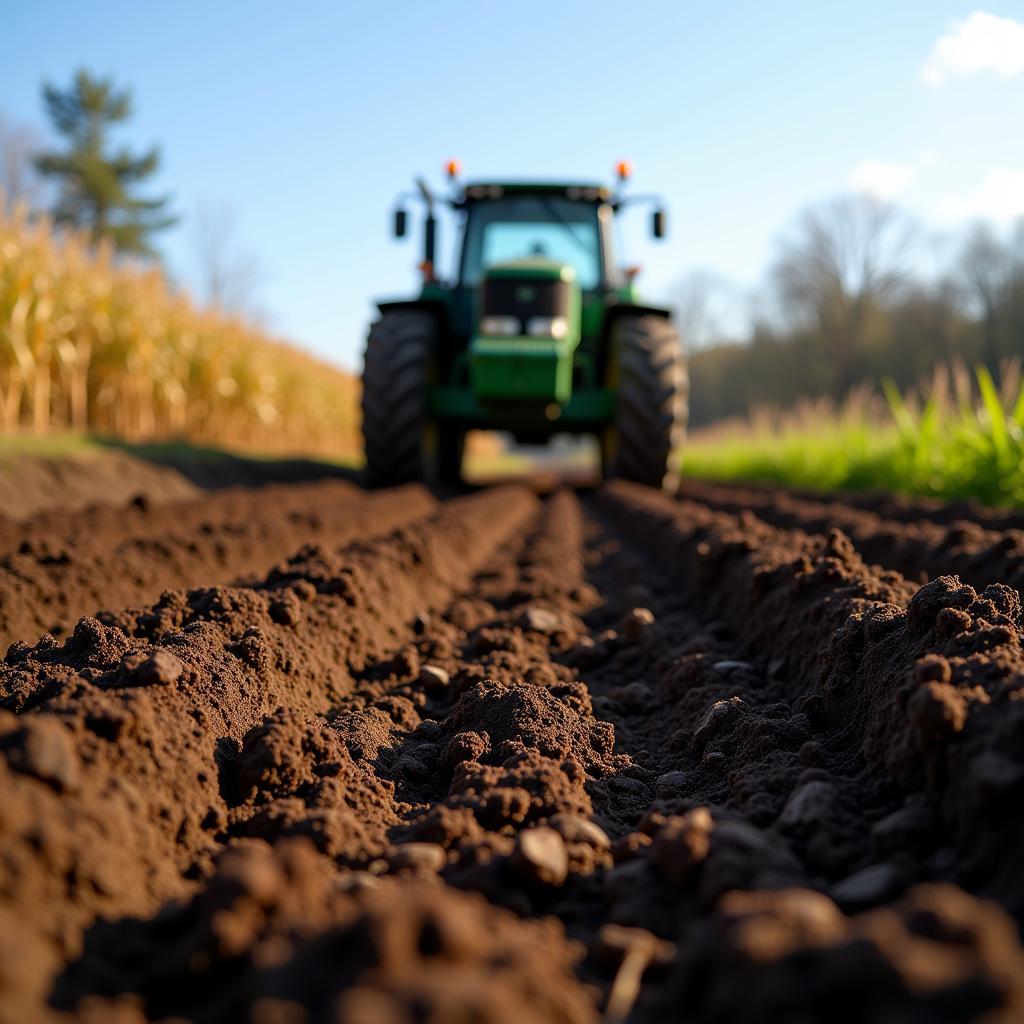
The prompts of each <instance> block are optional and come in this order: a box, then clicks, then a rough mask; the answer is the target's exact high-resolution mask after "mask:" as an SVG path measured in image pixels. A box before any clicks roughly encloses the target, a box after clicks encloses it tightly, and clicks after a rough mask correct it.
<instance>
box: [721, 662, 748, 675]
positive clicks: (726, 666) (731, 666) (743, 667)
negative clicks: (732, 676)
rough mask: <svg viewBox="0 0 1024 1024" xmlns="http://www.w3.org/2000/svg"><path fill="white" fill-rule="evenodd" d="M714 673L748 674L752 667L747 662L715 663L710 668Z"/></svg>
mask: <svg viewBox="0 0 1024 1024" xmlns="http://www.w3.org/2000/svg"><path fill="white" fill-rule="evenodd" d="M711 667H712V668H713V669H714V670H715V671H716V672H718V673H720V674H721V675H725V674H726V673H728V672H749V671H751V669H752V667H753V666H752V665H751V664H750V662H749V661H733V660H728V659H727V660H726V661H716V662H715V663H714V664H713V665H712V666H711Z"/></svg>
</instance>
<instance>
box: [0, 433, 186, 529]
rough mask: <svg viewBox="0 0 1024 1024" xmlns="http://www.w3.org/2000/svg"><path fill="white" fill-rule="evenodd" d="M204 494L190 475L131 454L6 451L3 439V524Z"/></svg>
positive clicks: (0, 469)
mask: <svg viewBox="0 0 1024 1024" xmlns="http://www.w3.org/2000/svg"><path fill="white" fill-rule="evenodd" d="M197 493H198V490H197V488H196V486H195V485H194V484H193V483H192V482H191V481H189V480H188V479H187V478H186V477H185V476H183V475H182V474H181V473H179V472H177V471H176V470H174V469H172V468H170V467H167V466H155V465H151V464H150V463H148V462H146V461H144V460H142V459H137V458H134V457H133V456H131V455H128V454H127V453H125V452H118V451H109V452H106V451H103V452H89V453H87V454H83V455H78V456H70V457H69V456H60V457H49V456H44V455H32V454H28V453H25V452H13V453H12V452H6V451H5V450H4V448H3V439H2V438H0V522H2V521H3V520H4V519H12V520H17V519H27V518H28V517H29V516H33V515H37V514H38V513H39V512H43V511H46V510H47V509H51V508H55V507H56V508H63V509H65V510H66V511H69V512H71V511H75V510H77V509H81V508H86V507H87V506H89V505H95V504H112V505H118V504H124V503H125V502H127V501H130V500H131V499H132V498H134V497H135V496H136V495H137V494H141V495H144V496H145V497H146V498H147V499H148V500H149V501H151V502H159V501H183V500H184V499H186V498H190V497H194V496H195V495H196V494H197Z"/></svg>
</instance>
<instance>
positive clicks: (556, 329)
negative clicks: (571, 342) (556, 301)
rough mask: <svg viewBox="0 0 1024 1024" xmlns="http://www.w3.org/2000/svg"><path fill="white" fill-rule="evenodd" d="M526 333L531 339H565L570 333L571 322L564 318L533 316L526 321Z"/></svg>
mask: <svg viewBox="0 0 1024 1024" xmlns="http://www.w3.org/2000/svg"><path fill="white" fill-rule="evenodd" d="M526 333H527V334H529V335H530V337H531V338H555V339H560V338H564V337H565V336H566V335H567V334H568V333H569V321H568V320H566V318H565V317H564V316H531V317H530V319H529V320H527V321H526Z"/></svg>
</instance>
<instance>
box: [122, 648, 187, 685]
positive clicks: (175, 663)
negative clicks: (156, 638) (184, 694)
mask: <svg viewBox="0 0 1024 1024" xmlns="http://www.w3.org/2000/svg"><path fill="white" fill-rule="evenodd" d="M184 671H185V666H184V665H183V664H182V663H181V660H180V659H179V658H176V657H175V656H174V655H173V654H171V652H170V651H165V650H163V649H162V648H159V649H157V650H155V651H154V652H153V653H152V654H151V655H150V656H149V657H148V658H147V659H146V660H145V661H144V662H143V663H142V664H141V665H139V667H138V668H137V669H135V671H134V672H132V681H133V682H135V683H138V685H140V686H170V685H171V684H172V683H175V682H177V681H178V678H179V677H180V676H181V673H182V672H184Z"/></svg>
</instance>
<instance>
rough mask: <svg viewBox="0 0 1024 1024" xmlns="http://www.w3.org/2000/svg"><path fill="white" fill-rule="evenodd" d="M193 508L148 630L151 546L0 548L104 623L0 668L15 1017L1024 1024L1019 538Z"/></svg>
mask: <svg viewBox="0 0 1024 1024" xmlns="http://www.w3.org/2000/svg"><path fill="white" fill-rule="evenodd" d="M199 505H202V506H203V507H202V508H199V507H198V506H199ZM166 511H167V515H168V516H169V518H168V519H166V520H161V522H162V523H163V525H162V526H160V527H159V530H163V531H165V536H164V543H165V544H166V546H167V549H168V554H167V555H166V557H164V558H163V560H161V561H158V562H156V563H154V565H153V571H152V574H151V576H150V577H147V580H146V581H145V583H144V584H139V585H138V587H139V588H138V590H137V591H131V592H129V591H126V590H121V589H118V588H119V587H122V586H123V585H124V583H123V581H124V578H125V577H126V576H129V575H130V574H131V572H132V569H131V568H130V567H131V566H136V565H139V564H141V561H134V560H133V559H134V558H135V554H134V552H136V551H137V550H148V548H147V545H150V544H152V543H153V542H154V538H156V537H157V536H158V528H157V526H156V522H155V521H154V520H155V519H158V518H159V516H156V513H155V512H154V510H153V509H149V510H145V509H139V508H134V509H132V510H130V511H129V512H127V513H124V514H122V515H121V516H113V517H112V518H109V519H107V520H104V519H103V516H104V515H108V514H109V513H103V514H100V513H98V512H97V513H93V514H92V515H93V518H92V519H90V520H89V522H90V523H91V526H78V525H77V524H76V523H74V522H72V521H70V520H61V519H60V517H51V518H50V519H48V520H45V521H44V520H39V521H37V522H34V523H31V524H25V525H24V526H23V527H22V534H21V535H19V534H18V533H17V532H16V531H15V532H13V533H12V534H9V535H4V536H5V539H4V540H3V544H2V545H0V546H2V547H3V548H4V549H6V551H7V554H6V556H4V557H5V558H6V559H8V560H10V559H15V561H14V562H11V564H12V565H14V566H15V569H16V570H17V572H15V573H14V574H13V576H12V578H14V577H16V578H17V580H20V581H21V582H22V583H25V580H28V583H25V586H28V585H29V583H31V584H32V586H36V588H37V589H36V590H35V591H32V590H31V588H29V589H28V590H25V591H23V592H24V593H26V594H31V593H37V592H38V593H42V592H43V590H42V585H41V584H39V583H38V580H39V579H40V578H41V576H40V575H39V574H40V573H42V571H43V570H42V569H40V568H39V563H40V561H41V559H40V557H37V556H38V554H39V552H45V551H46V550H47V545H52V547H53V548H60V549H61V550H64V551H65V552H68V551H70V550H71V549H73V550H75V551H76V552H77V551H78V550H79V549H81V554H76V558H77V560H71V561H68V562H64V563H61V562H53V563H47V564H49V565H51V566H52V575H49V576H47V579H48V580H49V581H50V582H49V583H48V584H47V586H50V587H51V590H50V591H49V592H51V593H57V592H58V591H59V589H60V585H61V581H62V580H67V581H69V590H70V591H72V592H80V596H79V597H76V598H75V599H74V600H73V601H69V602H67V604H66V605H65V606H62V607H61V615H62V616H64V617H65V619H66V618H67V617H69V616H72V615H75V614H78V613H80V612H83V611H87V610H89V611H95V609H96V608H97V607H101V606H103V607H107V608H111V609H114V610H110V611H105V612H101V613H98V614H96V616H95V617H91V618H90V617H87V618H83V619H81V620H80V621H79V622H78V624H77V625H76V626H75V627H74V629H73V630H72V631H71V632H70V633H69V634H68V635H67V638H66V639H64V640H63V642H59V641H57V640H55V639H53V638H51V637H44V638H43V639H42V640H41V641H39V642H37V643H35V645H34V646H29V645H28V644H27V643H20V642H19V643H15V644H14V645H13V646H12V647H11V649H10V651H9V652H8V655H7V658H6V660H5V663H4V664H3V665H2V666H0V708H2V710H0V1021H4V1022H7V1021H11V1022H14V1021H19V1022H20V1021H32V1020H36V1019H53V1020H70V1019H79V1020H86V1021H97V1022H98V1021H117V1022H125V1024H135V1022H144V1021H151V1020H153V1021H155V1020H169V1019H173V1020H187V1021H203V1022H205V1021H220V1020H244V1021H251V1022H254V1024H264V1022H278V1021H280V1022H288V1024H290V1022H295V1024H298V1022H316V1021H337V1022H345V1024H370V1022H373V1024H378V1022H380V1024H391V1022H394V1024H405V1022H414V1021H416V1022H420V1021H423V1022H431V1024H440V1022H446V1024H447V1022H456V1024H458V1022H467V1024H468V1022H470V1021H473V1022H506V1021H508V1022H512V1021H564V1022H577V1021H579V1022H584V1021H596V1020H601V1019H604V1020H619V1021H622V1020H629V1021H631V1022H634V1024H637V1022H654V1021H666V1020H677V1019H685V1020H687V1021H696V1022H720V1021H728V1022H731V1021H737V1022H738V1021H751V1020H757V1021H779V1022H782V1021H794V1020H802V1021H811V1020H819V1019H828V1020H835V1021H842V1022H846V1021H851V1022H852V1021H861V1020H872V1021H884V1022H893V1021H931V1020H945V1021H966V1020H982V1019H984V1020H985V1021H988V1022H992V1021H1000V1022H1003V1021H1005V1022H1010V1021H1017V1020H1022V1019H1024V950H1022V948H1021V944H1020V932H1019V927H1020V923H1021V921H1022V920H1024V883H1022V881H1021V878H1022V877H1024V876H1022V875H1021V872H1020V867H1019V864H1020V860H1021V853H1022V850H1024V825H1022V819H1021V817H1020V815H1019V807H1020V803H1021V797H1022V795H1024V699H1022V697H1024V654H1022V651H1021V639H1022V622H1021V605H1020V598H1019V596H1018V594H1017V592H1016V588H1017V587H1018V586H1019V585H1020V584H1019V581H1018V580H1017V573H1018V572H1019V571H1020V570H1019V569H1018V555H1017V550H1018V546H1017V537H1016V535H1012V534H1006V533H1002V534H1001V533H1000V532H999V531H998V530H996V529H994V528H993V526H992V524H991V523H989V524H987V525H984V526H982V525H980V524H977V523H970V524H966V525H958V524H952V525H950V524H946V525H943V524H941V523H940V521H939V517H935V518H933V519H930V520H929V521H928V522H917V523H903V522H900V521H897V520H894V519H888V518H885V517H884V516H883V515H881V514H880V513H879V511H877V510H874V511H871V510H866V509H863V508H858V507H854V506H852V505H850V504H842V503H839V504H837V503H831V504H829V505H823V504H821V503H820V502H818V503H816V502H814V501H811V500H810V499H808V498H807V497H806V496H804V497H793V496H785V497H784V498H783V497H780V496H775V497H768V496H765V494H764V492H755V491H750V492H749V493H747V494H743V493H742V492H737V491H735V490H731V491H729V492H728V493H725V492H720V491H718V490H716V489H713V488H708V489H706V490H704V491H700V492H697V491H688V492H687V494H686V495H684V496H683V497H681V498H679V499H673V498H671V497H668V496H666V495H662V494H659V493H656V492H653V491H648V490H645V489H642V488H638V487H633V486H629V485H625V484H620V485H611V486H608V487H606V488H604V489H602V490H601V491H599V492H597V493H595V494H591V495H583V496H579V495H575V494H573V493H571V492H569V491H559V492H556V493H555V494H553V495H552V496H550V497H548V498H546V499H544V500H541V499H539V498H538V497H536V496H535V495H534V494H533V493H531V492H530V491H527V490H525V489H522V488H516V487H504V488H492V489H489V490H484V491H481V492H479V493H476V494H473V495H470V496H465V497H460V498H456V499H452V500H449V501H446V502H442V503H438V502H436V501H434V500H433V499H432V498H430V496H429V495H427V494H426V492H424V491H421V490H419V489H415V488H414V489H408V490H403V491H401V492H382V493H380V494H377V495H370V496H367V495H362V494H360V493H359V492H357V491H355V490H354V489H353V488H351V487H348V486H347V485H344V484H340V483H333V484H327V483H324V484H318V485H308V486H304V487H281V488H278V489H270V490H265V491H261V492H259V493H258V494H249V495H246V494H242V493H231V494H223V495H220V496H217V497H215V498H210V499H206V500H205V501H202V502H194V503H191V504H190V503H184V504H181V505H178V506H176V509H175V510H174V511H171V510H166ZM163 515H164V512H161V513H160V516H163ZM147 517H148V518H147ZM167 523H173V526H168V525H167ZM204 523H205V524H206V525H207V526H208V527H209V528H210V529H209V530H207V531H206V532H204V531H203V529H202V524H204ZM836 527H840V528H841V530H842V531H843V532H841V531H840V529H837V528H836ZM76 531H77V532H76ZM87 537H91V538H92V540H91V541H87V540H86V538H87ZM239 537H240V538H242V539H239ZM211 538H212V539H211ZM26 543H27V544H28V545H29V551H27V552H26V551H21V550H20V548H21V547H22V546H23V544H26ZM190 543H192V544H194V545H195V550H194V551H191V553H190V555H188V556H187V557H186V556H185V555H184V554H182V551H183V550H187V549H188V545H189V544H190ZM218 543H219V544H220V545H222V547H223V552H224V553H223V554H222V556H221V557H220V558H219V560H218V558H215V557H213V555H212V554H211V552H213V551H214V545H216V544H218ZM26 558H28V559H30V560H31V559H35V561H34V562H31V561H30V562H28V563H26V562H24V561H20V562H19V561H17V559H26ZM178 559H184V561H182V562H180V563H179V561H178ZM261 560H262V563H261ZM3 565H4V566H7V567H8V569H10V566H9V565H8V562H4V563H3ZM204 565H205V566H206V569H204V568H203V566H204ZM268 565H273V568H270V569H269V571H267V566H268ZM33 566H35V568H33ZM121 566H127V567H129V568H120V567H121ZM261 569H262V571H260V570H261ZM49 571H50V570H49V569H48V570H47V572H49ZM34 573H35V575H34ZM204 573H205V576H204V575H203V574H204ZM944 573H950V575H944ZM954 573H959V574H961V576H962V577H963V579H961V578H958V577H957V576H956V575H953V574H954ZM90 574H91V575H92V577H93V583H92V587H93V589H92V590H89V591H88V595H87V599H86V597H85V587H86V585H87V584H86V581H87V580H88V578H89V577H90ZM925 577H927V580H928V582H922V580H923V579H924V578H925ZM232 578H233V579H235V580H240V583H239V585H235V586H225V585H213V584H215V583H216V582H217V581H223V580H227V579H232ZM199 581H201V582H202V583H203V584H204V585H203V586H202V587H200V588H199V589H192V590H187V589H180V588H181V587H183V586H188V585H190V584H194V583H196V582H199ZM1007 582H1009V583H1010V584H1011V586H1007V585H1005V584H1006V583H1007ZM157 583H159V584H160V585H159V586H155V584H157ZM11 585H13V584H11ZM133 585H134V584H133ZM147 587H148V588H149V589H148V590H147V589H146V588H147ZM161 587H167V588H175V587H177V588H178V589H167V590H166V592H164V593H162V594H161V593H160V592H159V591H160V588H161ZM75 588H78V591H76V590H75ZM5 592H9V591H3V590H0V594H3V593H5ZM75 602H77V604H76V603H75ZM83 602H85V604H87V605H89V607H88V608H86V607H85V604H83ZM133 602H134V606H132V607H127V608H125V607H123V606H125V605H132V603H133ZM29 603H31V601H30V600H29ZM44 603H45V602H44ZM8 607H13V605H8ZM32 615H35V616H36V618H32V616H31V615H29V616H27V617H26V618H24V619H23V620H21V621H24V622H35V621H37V620H38V615H37V614H36V613H35V612H33V613H32ZM11 621H12V622H13V621H15V620H13V619H12V620H11ZM10 628H12V629H13V630H14V632H15V634H17V630H18V629H19V628H20V627H18V626H16V625H15V626H12V627H10ZM19 639H25V640H29V641H32V640H35V634H34V632H33V630H31V629H30V630H28V631H27V632H26V633H24V635H23V636H21V637H20V638H19Z"/></svg>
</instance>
